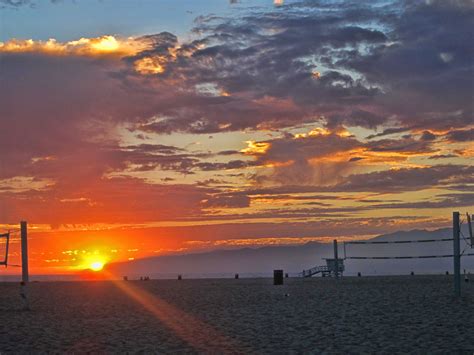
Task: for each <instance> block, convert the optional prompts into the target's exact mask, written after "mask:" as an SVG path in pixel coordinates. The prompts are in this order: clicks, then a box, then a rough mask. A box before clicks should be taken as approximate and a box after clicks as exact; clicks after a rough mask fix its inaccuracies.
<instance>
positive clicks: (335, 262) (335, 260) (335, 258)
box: [334, 239, 339, 279]
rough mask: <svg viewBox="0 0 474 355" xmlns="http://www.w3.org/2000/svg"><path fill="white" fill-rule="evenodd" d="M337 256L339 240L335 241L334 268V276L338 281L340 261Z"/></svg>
mask: <svg viewBox="0 0 474 355" xmlns="http://www.w3.org/2000/svg"><path fill="white" fill-rule="evenodd" d="M337 254H338V253H337V239H334V267H335V269H336V270H335V271H334V276H335V277H336V279H338V278H339V259H338V255H337Z"/></svg>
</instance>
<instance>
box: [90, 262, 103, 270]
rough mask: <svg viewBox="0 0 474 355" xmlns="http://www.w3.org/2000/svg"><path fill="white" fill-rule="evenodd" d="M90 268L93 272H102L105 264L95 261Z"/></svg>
mask: <svg viewBox="0 0 474 355" xmlns="http://www.w3.org/2000/svg"><path fill="white" fill-rule="evenodd" d="M89 268H90V269H91V270H92V271H100V270H102V269H103V268H104V262H102V261H93V262H92V263H91V264H90V265H89Z"/></svg>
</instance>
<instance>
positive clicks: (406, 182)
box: [241, 165, 474, 196]
mask: <svg viewBox="0 0 474 355" xmlns="http://www.w3.org/2000/svg"><path fill="white" fill-rule="evenodd" d="M460 183H465V184H473V183H474V167H472V166H463V165H436V166H431V167H422V168H401V169H391V170H385V171H376V172H370V173H364V174H352V175H348V176H347V177H344V179H341V181H340V182H338V183H336V184H332V185H327V186H311V185H286V186H277V187H269V188H256V189H251V190H245V191H242V192H241V193H242V194H246V195H249V196H254V195H280V194H296V193H311V192H334V193H339V192H374V193H398V192H406V191H420V190H424V189H427V188H431V187H440V188H449V187H450V186H453V185H458V184H460Z"/></svg>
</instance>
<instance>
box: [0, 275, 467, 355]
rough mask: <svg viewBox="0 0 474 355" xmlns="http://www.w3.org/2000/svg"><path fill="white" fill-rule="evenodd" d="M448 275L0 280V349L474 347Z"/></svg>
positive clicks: (236, 350)
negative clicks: (23, 285)
mask: <svg viewBox="0 0 474 355" xmlns="http://www.w3.org/2000/svg"><path fill="white" fill-rule="evenodd" d="M462 286H463V297H462V299H460V300H456V299H454V297H453V292H452V289H453V286H452V279H451V277H449V276H404V277H362V278H357V277H355V278H354V277H351V278H344V279H342V280H334V279H327V278H313V279H296V278H294V279H292V278H290V279H285V285H283V286H273V285H272V280H271V279H239V280H234V279H230V280H223V279H220V280H212V279H203V280H186V279H184V280H182V281H178V280H158V281H154V280H151V281H141V282H140V281H128V282H127V281H117V282H111V281H96V282H38V283H31V284H30V288H29V295H30V303H31V308H32V310H31V311H22V310H21V309H20V308H21V303H20V300H19V297H18V289H19V287H18V285H17V284H15V283H2V284H0V292H1V294H0V299H1V312H0V317H1V319H0V320H1V323H0V352H1V353H18V352H35V353H36V352H55V353H57V352H102V353H103V352H105V353H117V352H145V353H151V352H153V353H171V352H174V353H176V352H188V353H194V352H208V353H223V352H230V353H289V352H293V353H295V352H296V353H308V352H311V353H348V352H349V353H387V354H388V353H397V352H400V353H410V352H414V353H453V352H454V353H466V354H472V353H473V352H474V280H471V282H470V283H464V282H463V285H462Z"/></svg>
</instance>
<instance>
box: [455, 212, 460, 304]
mask: <svg viewBox="0 0 474 355" xmlns="http://www.w3.org/2000/svg"><path fill="white" fill-rule="evenodd" d="M453 261H454V263H453V264H454V265H453V266H454V270H453V271H454V295H455V296H456V297H461V243H460V224H459V212H453Z"/></svg>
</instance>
